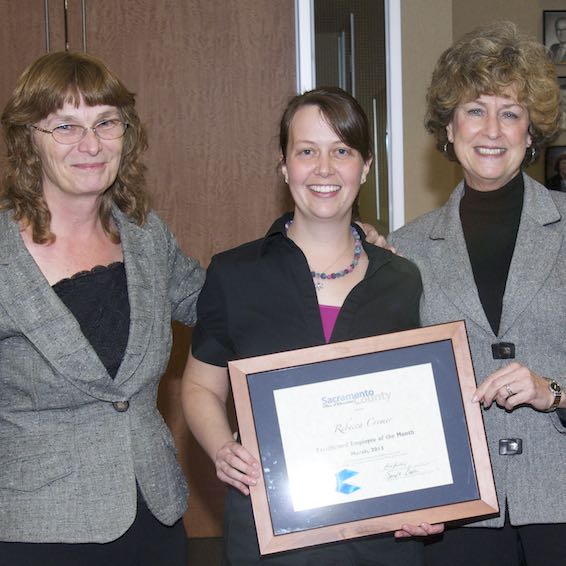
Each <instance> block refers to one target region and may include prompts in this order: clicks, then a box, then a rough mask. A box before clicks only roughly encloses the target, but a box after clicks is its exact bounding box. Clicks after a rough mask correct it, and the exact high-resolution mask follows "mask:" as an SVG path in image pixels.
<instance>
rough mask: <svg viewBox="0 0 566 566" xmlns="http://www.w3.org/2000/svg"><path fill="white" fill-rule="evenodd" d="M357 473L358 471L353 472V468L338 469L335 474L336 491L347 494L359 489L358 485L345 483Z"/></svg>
mask: <svg viewBox="0 0 566 566" xmlns="http://www.w3.org/2000/svg"><path fill="white" fill-rule="evenodd" d="M357 475H358V472H355V471H354V470H348V469H347V468H344V469H343V470H340V471H339V472H338V473H337V474H336V491H337V492H338V493H343V494H344V495H349V494H350V493H354V491H358V489H360V488H359V486H357V485H352V484H351V483H346V480H349V479H350V478H353V477H354V476H357Z"/></svg>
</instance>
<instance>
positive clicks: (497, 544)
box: [425, 517, 566, 566]
mask: <svg viewBox="0 0 566 566" xmlns="http://www.w3.org/2000/svg"><path fill="white" fill-rule="evenodd" d="M425 558H426V565H427V566H480V565H481V566H563V565H564V564H566V523H557V524H545V525H524V526H518V527H515V526H512V525H511V524H510V523H509V519H508V517H506V518H505V526H504V527H502V528H499V529H487V528H483V527H477V528H476V527H459V528H448V529H447V530H446V531H445V532H444V534H443V535H441V536H440V537H435V539H434V541H431V540H427V541H426V543H425Z"/></svg>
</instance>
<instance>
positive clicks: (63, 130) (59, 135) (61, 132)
mask: <svg viewBox="0 0 566 566" xmlns="http://www.w3.org/2000/svg"><path fill="white" fill-rule="evenodd" d="M30 126H31V127H32V128H33V129H34V130H37V131H38V132H43V133H44V134H51V135H52V136H53V139H54V140H55V141H56V142H58V143H62V144H72V143H77V142H79V141H81V140H82V139H83V138H84V137H85V136H86V133H87V132H88V131H89V130H92V131H93V132H94V134H95V135H96V137H98V138H99V139H101V140H115V139H118V138H121V137H122V136H123V135H124V133H125V132H126V128H127V127H128V124H126V123H125V122H122V121H121V120H117V119H116V120H102V121H101V122H98V124H95V125H94V126H91V127H86V126H79V125H78V124H61V125H60V126H57V127H56V128H53V129H52V130H46V129H44V128H40V127H39V126H34V125H33V124H30Z"/></svg>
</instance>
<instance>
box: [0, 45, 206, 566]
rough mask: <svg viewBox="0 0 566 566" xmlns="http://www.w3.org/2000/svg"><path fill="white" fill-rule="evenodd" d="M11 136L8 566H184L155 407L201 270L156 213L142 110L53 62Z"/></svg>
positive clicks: (10, 123)
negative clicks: (175, 332)
mask: <svg viewBox="0 0 566 566" xmlns="http://www.w3.org/2000/svg"><path fill="white" fill-rule="evenodd" d="M1 122H2V128H3V134H4V138H5V142H6V146H7V152H8V165H7V168H6V170H5V175H4V179H3V183H2V186H1V189H0V242H1V243H0V385H1V394H0V509H1V512H0V541H3V542H0V564H1V565H10V566H21V565H24V564H25V565H29V564H43V565H49V566H71V565H72V566H77V565H78V564H80V565H81V566H91V565H92V566H95V565H96V566H100V565H102V564H104V565H105V566H108V565H115V564H116V565H117V564H119V565H120V566H128V565H147V566H160V565H163V566H165V565H166V566H185V565H186V563H187V555H186V537H185V532H184V529H183V525H182V522H181V520H180V518H181V516H182V514H183V512H184V511H185V508H186V500H187V488H186V484H185V480H184V478H183V475H182V473H181V470H180V468H179V465H178V463H177V460H176V455H175V449H174V445H173V440H172V438H171V434H170V432H169V430H168V428H167V426H166V425H165V423H164V421H163V419H162V417H161V416H160V414H159V412H158V410H157V406H156V396H157V385H158V382H159V378H160V376H161V375H162V374H163V373H164V371H165V368H166V365H167V362H168V359H169V351H170V346H171V320H172V319H175V320H180V321H182V322H184V323H186V324H193V323H194V322H195V319H196V309H195V301H196V297H197V295H198V292H199V291H200V289H201V287H202V283H203V272H202V269H201V268H200V266H199V265H198V263H197V262H196V261H195V260H193V259H190V258H187V257H186V256H185V255H184V254H183V253H182V252H181V250H180V249H179V248H178V246H177V243H176V242H175V239H174V238H173V236H172V235H171V234H170V233H169V231H168V230H167V227H166V226H165V225H164V223H163V222H162V221H161V220H160V219H159V218H158V217H157V216H156V215H155V214H154V213H153V212H152V211H150V210H149V207H148V201H147V197H146V193H145V189H144V166H143V165H142V163H141V161H140V158H141V155H142V153H143V151H144V150H145V149H146V145H147V144H146V135H145V131H144V128H143V127H142V125H141V123H140V120H139V117H138V115H137V113H136V110H135V101H134V96H133V94H131V93H130V92H128V90H127V89H126V87H125V86H124V85H123V84H122V82H121V81H120V80H119V79H118V78H117V77H116V76H115V75H114V74H113V73H112V72H111V71H109V70H108V69H107V68H106V66H105V65H104V64H103V63H102V62H101V61H99V60H97V59H95V58H94V57H92V56H90V55H87V54H84V53H73V52H64V53H52V54H48V55H45V56H43V57H41V58H40V59H38V60H37V61H36V62H35V63H33V64H32V65H31V66H30V67H29V68H28V69H27V70H26V71H25V72H24V73H23V75H22V76H21V77H20V79H19V81H18V83H17V85H16V88H15V90H14V92H13V94H12V96H11V98H10V100H9V101H8V103H7V105H6V107H5V109H4V112H3V114H2V118H1Z"/></svg>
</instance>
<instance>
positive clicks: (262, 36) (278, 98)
mask: <svg viewBox="0 0 566 566" xmlns="http://www.w3.org/2000/svg"><path fill="white" fill-rule="evenodd" d="M83 5H84V6H85V7H86V9H85V13H84V16H83V14H82V7H83ZM67 17H68V24H69V25H68V28H69V38H70V47H71V48H76V49H82V48H83V46H84V45H86V49H87V50H88V51H89V52H91V53H92V54H94V55H97V56H99V57H101V58H102V59H103V60H105V61H106V62H107V63H108V64H109V66H110V67H111V68H112V69H113V70H114V71H116V73H117V74H118V75H119V76H120V77H121V78H122V79H123V80H124V82H125V83H126V85H127V86H128V87H129V88H130V89H131V90H133V91H134V92H135V93H136V94H137V101H138V109H139V113H140V115H141V116H142V119H143V120H144V122H145V123H146V124H147V126H148V129H149V139H150V149H149V152H148V155H147V160H146V161H147V165H148V181H149V183H148V184H149V191H150V193H151V195H152V197H153V203H154V207H155V208H156V209H157V211H158V213H159V214H160V215H161V216H162V217H163V218H164V219H165V220H166V221H167V223H168V224H169V226H170V227H171V229H172V230H173V232H174V233H175V234H176V236H177V238H178V240H179V243H180V245H181V247H182V248H183V249H184V250H185V251H186V252H187V253H188V254H190V255H192V256H195V257H197V258H198V259H199V260H200V261H201V262H202V263H203V264H204V265H206V264H208V262H209V260H210V257H211V255H212V254H213V253H214V252H217V251H221V250H224V249H227V248H229V247H232V246H234V245H237V244H239V243H242V242H244V241H247V240H251V239H255V238H257V237H259V236H261V235H262V234H263V233H264V232H265V230H266V229H267V228H268V227H269V225H270V224H271V222H272V220H273V219H274V218H275V217H276V216H277V215H279V214H280V213H281V212H282V211H283V210H284V209H285V208H286V205H287V202H288V201H287V198H288V197H287V192H286V189H285V187H284V186H283V185H282V184H281V183H280V181H279V179H278V175H277V172H276V164H277V158H278V150H277V135H276V134H277V122H278V119H279V116H280V113H281V112H282V109H283V107H284V105H285V103H286V101H287V99H288V97H289V96H291V95H292V94H293V93H294V83H295V71H294V66H295V59H294V57H295V56H294V53H295V43H294V2H293V1H292V0H284V1H282V0H279V1H277V2H273V1H272V0H242V1H238V2H226V1H225V0H185V1H183V2H179V1H175V0H121V1H120V2H116V1H115V0H96V1H88V2H86V3H85V2H84V1H83V2H81V1H80V0H69V2H68V15H67ZM83 29H84V30H85V31H86V37H84V36H83V34H82V30H83ZM189 343H190V331H189V330H188V329H186V328H183V327H181V326H180V325H179V326H176V327H175V343H174V349H173V355H172V358H171V364H170V368H169V371H168V373H167V375H166V376H165V378H164V380H163V382H162V384H161V389H160V398H159V406H160V409H161V410H162V412H163V414H164V415H165V418H166V420H167V421H168V424H169V425H170V427H171V428H172V430H173V433H174V436H175V439H176V443H177V446H178V448H179V454H180V459H181V462H182V464H183V467H184V470H185V472H186V474H187V477H188V479H189V484H190V487H191V497H190V500H189V507H190V508H189V512H188V514H187V517H186V525H187V528H188V532H189V534H190V535H191V536H214V535H219V534H221V530H222V526H221V514H222V501H223V495H224V491H223V487H222V486H221V485H220V482H219V481H218V480H217V479H216V475H215V471H214V468H213V466H212V464H211V463H210V461H209V459H208V458H207V457H206V456H205V454H204V453H203V452H202V451H201V449H200V448H199V447H198V446H197V445H196V443H195V441H194V439H193V438H192V437H191V436H190V433H189V431H188V429H187V427H186V425H185V423H184V419H183V416H182V413H181V407H180V376H181V373H182V370H183V366H184V361H185V359H186V355H187V352H188V346H189Z"/></svg>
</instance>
